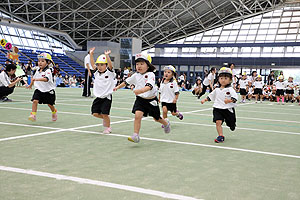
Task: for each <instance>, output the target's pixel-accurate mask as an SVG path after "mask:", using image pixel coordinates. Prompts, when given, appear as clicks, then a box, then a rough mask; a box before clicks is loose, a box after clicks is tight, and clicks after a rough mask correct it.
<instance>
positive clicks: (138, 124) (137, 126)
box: [134, 110, 144, 134]
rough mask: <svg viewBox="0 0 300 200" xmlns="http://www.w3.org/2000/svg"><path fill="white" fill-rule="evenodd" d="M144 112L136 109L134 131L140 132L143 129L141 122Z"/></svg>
mask: <svg viewBox="0 0 300 200" xmlns="http://www.w3.org/2000/svg"><path fill="white" fill-rule="evenodd" d="M143 115H144V113H143V112H142V111H139V110H137V111H135V117H134V133H137V134H139V133H140V129H141V122H142V118H143Z"/></svg>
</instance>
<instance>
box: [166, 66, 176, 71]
mask: <svg viewBox="0 0 300 200" xmlns="http://www.w3.org/2000/svg"><path fill="white" fill-rule="evenodd" d="M166 69H168V70H171V71H173V72H176V69H175V67H173V66H172V65H168V66H165V68H164V70H166Z"/></svg>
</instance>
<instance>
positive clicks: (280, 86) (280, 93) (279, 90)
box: [274, 75, 285, 104]
mask: <svg viewBox="0 0 300 200" xmlns="http://www.w3.org/2000/svg"><path fill="white" fill-rule="evenodd" d="M274 86H275V87H276V98H277V103H278V104H280V102H279V99H281V102H282V104H284V89H285V83H284V82H283V76H282V75H280V76H278V81H276V82H275V83H274Z"/></svg>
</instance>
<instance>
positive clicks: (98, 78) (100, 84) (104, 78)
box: [93, 69, 116, 99]
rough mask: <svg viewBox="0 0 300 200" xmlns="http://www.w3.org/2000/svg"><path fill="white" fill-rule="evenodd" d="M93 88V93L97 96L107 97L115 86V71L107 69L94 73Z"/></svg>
mask: <svg viewBox="0 0 300 200" xmlns="http://www.w3.org/2000/svg"><path fill="white" fill-rule="evenodd" d="M94 76H95V80H94V89H93V93H94V95H95V96H96V97H98V98H106V97H107V98H108V99H110V95H111V94H112V93H113V89H114V87H115V77H116V75H115V73H114V72H113V71H111V70H109V69H107V70H106V71H105V72H104V73H100V72H99V71H98V70H97V71H96V72H95V73H94Z"/></svg>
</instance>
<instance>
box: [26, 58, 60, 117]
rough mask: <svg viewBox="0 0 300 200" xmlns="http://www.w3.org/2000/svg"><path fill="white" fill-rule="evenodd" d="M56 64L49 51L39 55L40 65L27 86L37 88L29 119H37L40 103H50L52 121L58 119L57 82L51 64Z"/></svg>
mask: <svg viewBox="0 0 300 200" xmlns="http://www.w3.org/2000/svg"><path fill="white" fill-rule="evenodd" d="M50 64H52V65H54V63H53V61H52V58H51V55H50V54H48V53H41V54H40V55H38V67H36V72H35V74H34V75H33V78H32V80H31V83H30V85H29V86H28V87H27V88H30V89H31V88H32V85H33V84H34V87H35V88H36V89H35V91H34V94H33V96H32V99H31V101H32V112H31V113H30V116H29V118H28V119H29V120H30V121H36V112H37V106H38V104H48V106H49V108H50V109H51V112H52V121H56V120H57V110H56V109H55V107H54V104H55V99H56V95H55V90H54V89H55V83H54V81H53V74H52V71H51V69H50V68H49V65H50Z"/></svg>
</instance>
